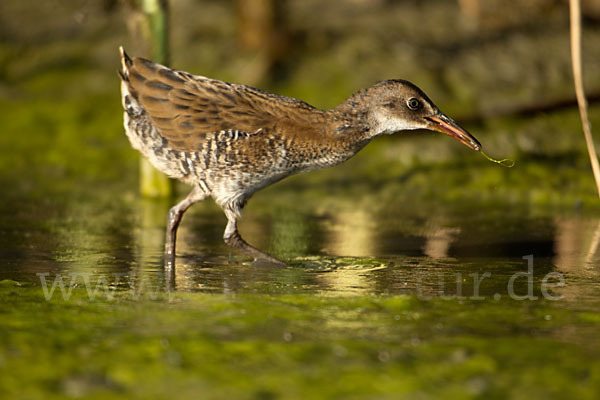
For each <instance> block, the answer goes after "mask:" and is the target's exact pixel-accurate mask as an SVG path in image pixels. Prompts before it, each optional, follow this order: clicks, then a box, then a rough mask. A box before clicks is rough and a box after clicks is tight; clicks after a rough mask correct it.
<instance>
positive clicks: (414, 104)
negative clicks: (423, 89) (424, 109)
mask: <svg viewBox="0 0 600 400" xmlns="http://www.w3.org/2000/svg"><path fill="white" fill-rule="evenodd" d="M406 105H407V106H408V108H410V109H411V110H418V109H419V108H420V107H421V102H420V101H419V100H417V99H415V98H414V97H411V98H410V99H408V101H407V102H406Z"/></svg>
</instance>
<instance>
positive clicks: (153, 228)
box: [0, 138, 600, 399]
mask: <svg viewBox="0 0 600 400" xmlns="http://www.w3.org/2000/svg"><path fill="white" fill-rule="evenodd" d="M439 139H440V140H443V138H439ZM387 146H388V143H383V144H382V145H381V148H377V147H375V150H374V151H381V150H382V149H385V148H386V147H387ZM359 157H362V156H359ZM528 163H529V164H532V165H534V163H535V161H527V160H526V161H525V162H523V163H522V164H528ZM130 164H131V163H130ZM359 164H360V165H361V166H359ZM369 164H370V161H369V159H368V158H366V157H365V158H359V159H357V161H356V164H352V163H351V164H350V166H349V167H340V169H341V170H340V171H339V172H336V171H335V170H331V172H323V173H317V174H316V175H315V176H314V177H311V176H310V175H308V176H306V177H298V178H294V179H291V180H290V181H288V182H283V183H281V184H280V185H276V186H275V187H273V188H272V189H268V190H266V191H265V192H264V193H260V194H258V195H257V196H256V197H255V198H254V199H253V201H252V202H251V203H250V205H249V206H248V210H247V213H246V215H245V219H244V221H243V223H242V224H241V229H242V232H244V233H245V234H246V235H247V236H248V237H249V238H252V239H251V240H252V241H253V243H256V244H258V245H261V246H262V247H263V248H265V249H268V250H269V251H271V252H272V253H273V254H275V255H277V256H279V257H281V258H283V259H285V260H286V261H287V262H288V263H289V264H290V266H289V267H288V268H273V267H270V266H268V265H260V264H253V263H252V262H251V260H249V259H247V258H244V257H243V256H239V255H236V254H230V252H229V249H228V248H227V247H226V246H225V245H224V244H222V243H221V239H220V238H221V234H222V230H223V227H224V222H225V221H224V217H223V216H222V213H221V211H220V210H219V209H218V208H217V207H216V206H215V205H214V204H212V203H210V202H206V203H204V204H199V205H197V206H196V207H195V208H193V209H192V211H191V212H190V213H189V214H188V215H186V217H185V219H184V222H183V224H182V226H181V231H180V237H179V249H180V250H179V252H180V254H179V256H178V257H177V259H176V263H175V267H174V268H173V269H171V270H168V269H165V268H164V266H163V257H162V246H163V233H164V232H163V229H164V221H163V220H164V217H165V214H166V211H167V209H168V207H169V205H170V204H171V203H172V201H169V200H160V201H159V200H145V199H142V198H140V197H139V196H138V195H137V194H136V190H135V189H136V188H135V179H134V178H135V168H132V171H126V172H124V173H123V174H124V176H125V177H124V179H113V178H112V173H111V171H110V169H111V168H115V169H116V170H120V168H121V167H109V168H108V169H107V171H104V172H105V173H106V176H107V178H99V179H98V181H95V180H94V179H93V178H90V177H89V176H86V174H85V173H80V174H79V175H75V176H78V177H79V179H73V180H69V179H66V181H67V183H64V182H63V183H62V184H59V185H54V184H53V181H52V180H49V179H39V180H37V179H38V178H37V176H36V175H41V176H44V175H45V174H48V173H49V172H48V171H47V170H44V169H42V170H37V172H32V171H29V172H28V173H31V174H32V175H34V176H32V177H31V178H30V179H31V180H30V182H31V186H29V185H24V184H23V182H22V181H21V182H15V181H14V180H15V178H14V177H12V176H10V175H8V174H5V175H3V176H4V178H3V179H4V180H5V181H7V182H9V183H10V184H11V187H13V188H14V190H10V191H8V192H7V193H6V194H5V196H4V197H3V201H2V213H1V215H2V218H1V219H0V235H1V238H0V239H1V243H2V247H1V248H2V251H1V257H2V269H1V270H0V297H1V299H2V308H1V314H2V317H1V319H0V338H1V341H0V343H1V347H0V371H1V372H2V373H0V391H1V392H2V394H3V398H28V399H37V398H39V399H48V398H127V399H131V398H143V399H146V398H168V397H172V396H173V395H174V393H176V395H177V397H178V398H206V399H219V398H223V399H231V398H236V399H272V398H273V399H274V398H282V399H288V398H289V399H297V398H407V399H408V398H410V399H412V398H459V399H462V398H483V397H485V398H508V397H510V398H528V399H529V398H540V399H542V398H544V399H547V398H582V399H583V398H589V399H593V398H597V396H598V393H599V392H600V361H598V360H599V358H598V355H599V354H600V341H599V339H598V331H599V329H600V312H599V310H600V308H599V305H600V272H599V270H598V261H599V257H600V252H598V249H597V245H598V240H599V237H600V214H598V213H597V212H596V211H594V207H591V208H590V207H588V206H586V205H584V204H583V205H582V204H579V203H577V204H573V205H572V206H562V207H560V206H553V205H552V204H548V203H542V205H540V206H539V207H532V206H531V205H528V204H523V202H519V201H513V202H506V201H494V200H493V199H492V200H490V198H491V197H492V196H489V197H488V198H482V197H481V196H483V193H484V191H481V190H465V191H464V192H463V195H462V196H461V195H459V194H457V193H456V192H455V194H451V192H452V191H453V189H452V187H451V186H452V185H454V183H444V182H443V181H441V180H439V178H440V175H442V176H444V177H445V179H446V180H447V181H448V182H452V180H454V179H459V176H470V178H467V179H473V180H475V181H476V182H477V181H479V180H484V179H490V180H493V179H495V178H494V176H495V174H497V173H501V174H502V176H505V174H507V172H506V171H503V170H496V168H499V167H497V166H494V165H489V164H487V163H486V161H485V160H483V161H479V159H478V158H477V159H474V160H472V161H470V162H469V163H466V164H464V165H462V164H455V165H448V166H447V168H446V170H445V172H443V173H442V172H439V170H438V171H437V172H436V170H431V169H429V168H425V169H424V170H420V169H419V168H414V169H410V170H408V171H407V172H405V173H404V174H397V172H395V171H394V169H393V168H391V171H390V172H389V173H387V176H385V177H381V174H379V175H378V176H379V178H373V179H370V177H371V175H370V174H371V173H370V172H369V168H372V166H369ZM133 165H134V166H135V164H134V163H133ZM532 165H529V166H527V165H525V166H524V167H522V168H525V169H526V168H534V166H532ZM344 168H348V169H344ZM498 171H500V172H498ZM514 171H516V172H515V174H518V173H519V170H518V169H515V170H514ZM50 173H55V172H52V171H51V172H50ZM350 173H352V174H356V175H355V179H353V180H352V181H348V180H347V177H346V176H345V175H346V174H350ZM510 173H513V172H512V171H511V172H510ZM94 174H95V173H94ZM407 174H408V175H410V174H412V176H409V177H407ZM488 175H491V177H489V176H488ZM421 179H427V180H431V182H434V181H435V182H436V185H437V187H438V189H435V193H433V194H431V193H430V194H427V193H423V192H420V191H419V187H421V185H422V184H421V183H419V182H420V180H421ZM507 179H509V180H510V179H511V178H510V176H509V177H508V178H507ZM402 181H404V182H402ZM95 182H100V183H98V184H95ZM132 182H133V183H132ZM335 182H338V183H337V184H335ZM481 184H483V183H481ZM180 189H183V188H180ZM421 190H431V189H421ZM507 190H508V189H507ZM512 190H516V189H512ZM492 192H494V190H492ZM497 192H499V193H500V194H501V196H503V197H504V198H506V197H507V196H511V193H512V192H511V191H510V190H509V191H508V192H506V193H504V192H503V191H502V190H497ZM517 192H519V191H518V190H517ZM442 193H445V194H442ZM436 194H437V195H436ZM512 195H513V196H516V197H517V198H518V197H519V195H518V194H515V193H512ZM566 201H567V202H568V201H569V200H566Z"/></svg>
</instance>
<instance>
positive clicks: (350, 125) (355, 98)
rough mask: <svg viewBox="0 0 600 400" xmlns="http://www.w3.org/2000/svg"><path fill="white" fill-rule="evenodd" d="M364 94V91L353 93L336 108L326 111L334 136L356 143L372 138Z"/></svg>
mask: <svg viewBox="0 0 600 400" xmlns="http://www.w3.org/2000/svg"><path fill="white" fill-rule="evenodd" d="M365 93H366V92H365V91H364V90H361V91H359V92H357V93H354V94H353V95H352V96H350V97H348V98H347V99H346V100H344V101H343V102H342V103H340V104H339V105H338V106H337V107H335V108H333V109H331V110H329V111H328V114H329V115H330V119H331V121H332V127H333V133H334V134H337V135H343V136H347V137H348V138H353V139H354V140H358V141H362V140H370V139H372V138H373V136H374V135H373V132H372V124H371V118H370V115H369V114H370V113H369V109H368V107H367V105H368V103H367V101H366V99H365V98H364V97H365Z"/></svg>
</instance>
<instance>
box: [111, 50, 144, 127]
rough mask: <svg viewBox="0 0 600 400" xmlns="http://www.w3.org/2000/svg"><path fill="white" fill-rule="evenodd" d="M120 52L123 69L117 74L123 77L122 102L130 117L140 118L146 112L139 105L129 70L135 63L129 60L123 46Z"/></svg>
mask: <svg viewBox="0 0 600 400" xmlns="http://www.w3.org/2000/svg"><path fill="white" fill-rule="evenodd" d="M119 51H120V52H121V69H119V70H117V73H118V74H119V76H120V77H121V102H122V104H123V108H124V109H125V111H126V112H127V114H129V116H130V117H132V118H134V117H139V116H140V115H141V114H142V113H143V112H144V109H143V108H142V106H141V105H140V104H139V102H138V100H137V92H136V91H135V90H134V89H133V87H132V86H131V82H130V81H129V69H130V68H131V66H132V65H133V61H132V60H131V58H129V56H128V55H127V53H126V52H125V49H124V48H123V46H120V47H119Z"/></svg>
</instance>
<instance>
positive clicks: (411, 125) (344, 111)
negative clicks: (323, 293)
mask: <svg viewBox="0 0 600 400" xmlns="http://www.w3.org/2000/svg"><path fill="white" fill-rule="evenodd" d="M121 63H122V69H121V70H120V71H119V75H120V76H121V94H122V102H123V107H124V109H125V113H124V114H123V115H124V125H125V131H126V133H127V137H128V138H129V141H130V142H131V145H132V146H133V148H135V149H137V150H139V151H140V152H141V153H142V154H144V156H145V157H146V158H148V160H150V162H151V163H152V164H153V165H154V166H155V167H156V168H157V169H159V170H160V171H162V172H163V173H165V174H167V175H168V176H170V177H172V178H176V179H179V180H181V181H183V182H185V183H188V184H190V185H192V186H193V190H192V192H191V193H190V194H189V195H188V196H187V197H186V198H185V199H184V200H183V201H181V202H180V203H178V204H177V205H175V206H174V207H173V208H172V209H171V210H170V211H169V216H168V220H167V233H166V243H165V254H166V255H167V256H169V257H174V255H175V242H176V233H177V227H178V225H179V222H180V221H181V217H182V216H183V213H184V212H185V211H186V210H187V209H188V208H189V207H190V206H191V205H192V204H194V203H196V202H198V201H201V200H204V199H205V198H206V197H209V196H210V197H212V198H213V199H214V200H215V201H216V202H217V203H218V204H219V205H220V206H221V207H222V208H223V211H224V212H225V215H226V216H227V220H228V223H227V227H226V229H225V233H224V240H225V242H226V243H227V244H229V245H231V246H232V247H234V248H236V249H237V250H239V251H241V252H243V253H245V254H248V255H250V256H252V257H254V258H260V259H265V260H267V261H270V262H274V263H281V262H280V261H279V260H277V259H275V258H273V257H271V256H270V255H268V254H266V253H264V252H262V251H260V250H258V249H256V248H254V247H252V246H250V245H249V244H248V243H246V242H245V241H244V240H243V239H242V238H241V236H240V235H239V233H238V231H237V220H238V219H239V217H240V214H241V212H242V209H243V207H244V205H245V203H246V201H247V200H248V199H249V198H250V197H251V196H252V194H254V193H255V192H256V191H257V190H260V189H262V188H264V187H266V186H268V185H270V184H272V183H274V182H277V181H279V180H281V179H283V178H285V177H287V176H289V175H292V174H295V173H299V172H305V171H311V170H315V169H320V168H325V167H329V166H333V165H336V164H339V163H341V162H343V161H345V160H347V159H349V158H350V157H352V156H353V155H354V154H356V153H357V152H358V151H359V150H360V149H362V148H363V147H364V146H365V145H367V144H368V143H369V142H370V141H371V140H372V139H373V138H374V137H376V136H379V135H382V134H393V133H396V132H399V131H402V130H410V129H430V130H435V131H439V132H443V133H446V134H448V135H449V136H452V137H454V138H456V139H458V140H459V141H461V142H462V143H464V144H465V145H467V146H469V147H470V148H472V149H474V150H480V149H481V145H480V144H479V142H477V140H476V139H475V138H474V137H473V136H471V135H470V134H469V133H468V132H466V131H465V130H464V129H462V128H460V127H459V126H458V125H457V124H456V123H455V122H454V121H452V119H450V118H448V117H447V116H446V115H444V114H443V113H441V112H440V110H439V109H438V108H437V107H436V106H435V105H434V104H433V102H432V101H431V100H430V99H429V98H428V97H427V96H426V95H425V94H424V93H423V92H422V91H421V90H420V89H419V88H417V87H416V86H414V85H413V84H411V83H410V82H407V81H403V80H389V81H384V82H380V83H378V84H376V85H375V86H373V87H371V88H369V89H364V90H360V91H358V92H357V93H355V94H353V95H352V96H350V97H349V98H348V99H346V100H345V101H344V102H343V103H341V104H340V105H339V106H337V107H335V108H333V109H331V110H320V109H318V108H315V107H313V106H311V105H309V104H307V103H305V102H303V101H300V100H296V99H292V98H289V97H284V96H278V95H275V94H271V93H267V92H263V91H261V90H259V89H255V88H252V87H249V86H245V85H239V84H233V83H227V82H223V81H219V80H215V79H209V78H206V77H203V76H196V75H191V74H189V73H187V72H183V71H177V70H173V69H170V68H167V67H165V66H162V65H160V64H156V63H153V62H151V61H148V60H145V59H142V58H134V59H131V58H129V57H128V56H127V54H126V53H125V51H124V50H123V48H121Z"/></svg>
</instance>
